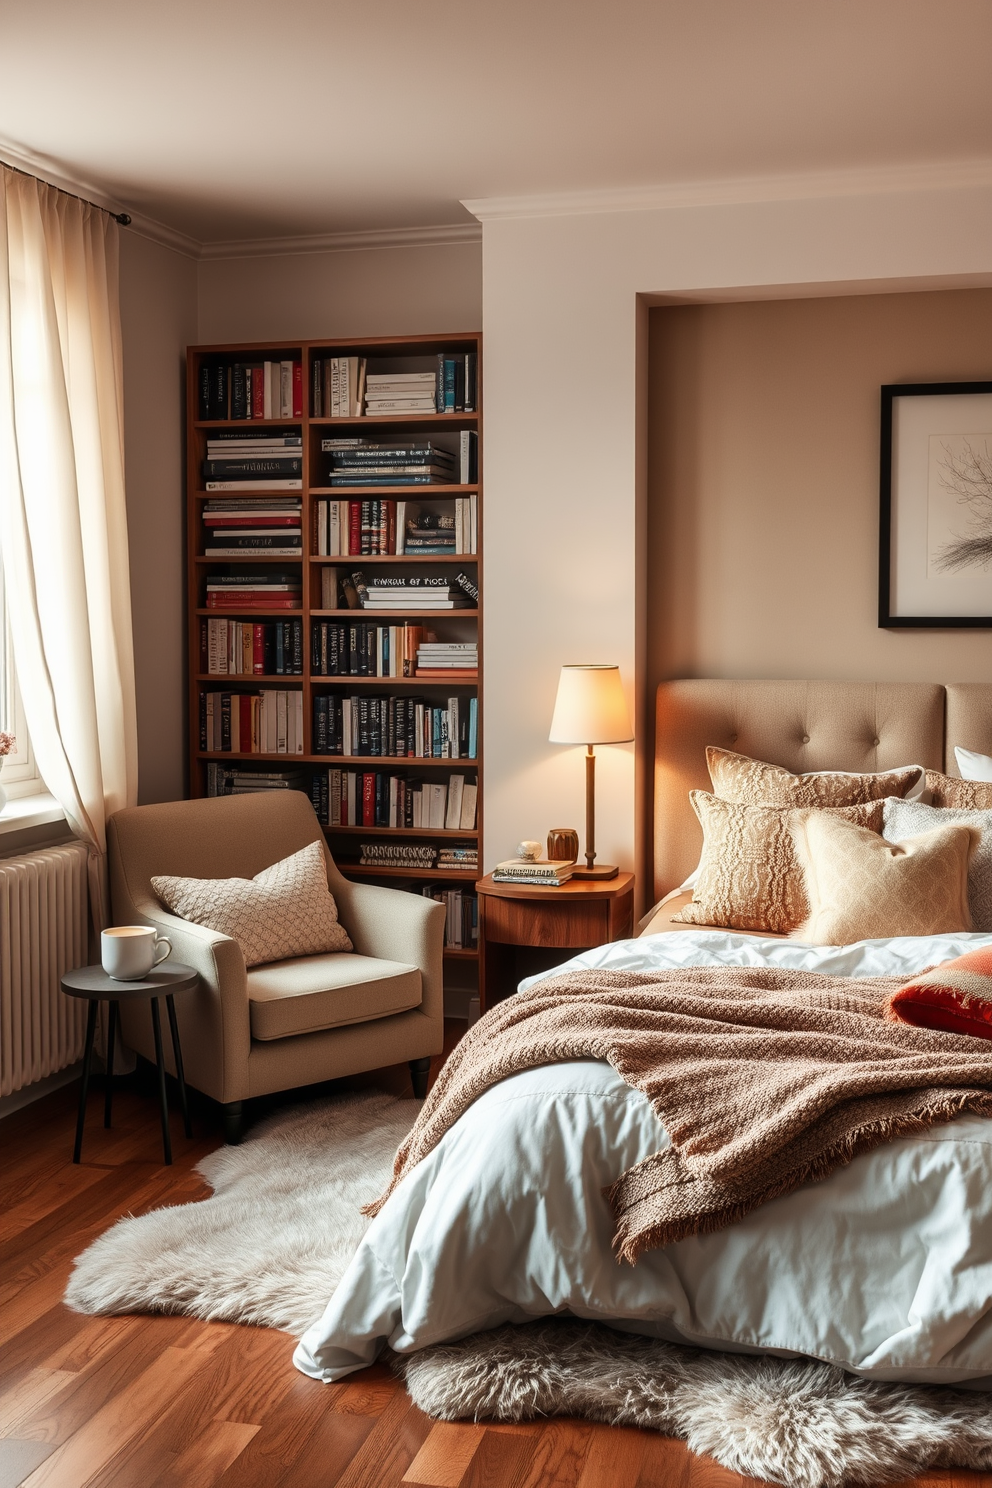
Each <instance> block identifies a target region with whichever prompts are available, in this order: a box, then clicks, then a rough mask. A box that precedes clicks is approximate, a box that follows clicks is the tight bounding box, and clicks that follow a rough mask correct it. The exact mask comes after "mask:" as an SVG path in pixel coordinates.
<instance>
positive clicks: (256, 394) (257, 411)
mask: <svg viewBox="0 0 992 1488" xmlns="http://www.w3.org/2000/svg"><path fill="white" fill-rule="evenodd" d="M249 370H250V372H251V416H252V418H253V419H264V417H265V373H264V370H263V368H261V367H252V368H250V369H249Z"/></svg>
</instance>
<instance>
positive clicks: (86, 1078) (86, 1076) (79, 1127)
mask: <svg viewBox="0 0 992 1488" xmlns="http://www.w3.org/2000/svg"><path fill="white" fill-rule="evenodd" d="M96 1010H97V999H95V998H91V999H90V1005H89V1011H88V1012H87V1014H86V1047H85V1049H84V1050H83V1084H82V1088H81V1089H80V1092H79V1115H78V1116H77V1117H76V1145H75V1147H74V1148H73V1149H72V1160H73V1162H74V1163H78V1162H79V1159H80V1154H81V1153H82V1150H83V1122H84V1121H85V1120H86V1097H87V1096H88V1095H89V1091H90V1065H91V1063H92V1061H93V1039H94V1036H95V1034H96Z"/></svg>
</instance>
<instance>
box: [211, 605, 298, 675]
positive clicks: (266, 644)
mask: <svg viewBox="0 0 992 1488" xmlns="http://www.w3.org/2000/svg"><path fill="white" fill-rule="evenodd" d="M200 671H201V672H206V673H207V674H208V675H209V676H216V677H251V676H276V677H300V676H302V675H303V621H302V620H272V621H269V622H268V623H252V621H250V620H228V619H226V618H225V619H219V618H218V619H216V620H214V619H209V620H201V621H200Z"/></svg>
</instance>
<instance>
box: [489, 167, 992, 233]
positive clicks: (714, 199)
mask: <svg viewBox="0 0 992 1488" xmlns="http://www.w3.org/2000/svg"><path fill="white" fill-rule="evenodd" d="M982 187H986V188H987V187H992V159H979V160H950V161H937V162H927V163H917V164H908V165H893V166H864V167H857V168H854V169H849V170H833V171H807V172H801V173H796V174H792V175H777V176H737V177H730V178H728V179H726V180H703V181H670V182H667V183H664V184H661V185H655V186H621V187H614V188H608V189H606V190H602V191H554V192H546V193H544V194H543V195H535V196H491V197H478V198H475V199H473V200H463V201H462V206H463V207H465V208H467V210H468V211H470V212H471V213H472V214H473V216H475V217H477V218H478V219H479V221H480V222H496V221H500V220H507V219H512V218H527V217H582V216H591V215H596V214H602V213H605V212H655V211H672V210H676V209H679V208H685V207H724V206H742V205H748V204H750V203H757V202H778V201H803V200H816V199H818V198H827V197H844V196H890V195H895V194H898V193H912V192H925V191H950V190H958V189H962V188H963V189H966V190H967V189H975V188H979V189H980V188H982Z"/></svg>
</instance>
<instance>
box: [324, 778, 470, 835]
mask: <svg viewBox="0 0 992 1488" xmlns="http://www.w3.org/2000/svg"><path fill="white" fill-rule="evenodd" d="M477 796H478V785H477V783H476V782H475V781H468V780H466V778H465V776H464V775H452V776H451V777H450V778H449V779H448V780H447V781H442V782H437V781H420V780H415V779H413V778H412V777H411V776H409V775H387V774H386V773H385V772H384V771H382V770H341V769H337V768H335V769H331V770H326V771H323V770H322V771H320V772H319V773H318V774H317V775H315V776H314V779H313V785H312V789H311V800H312V801H313V804H314V810H315V811H316V812H317V816H318V819H319V820H320V821H321V822H322V823H323V825H324V826H327V827H387V828H392V829H394V830H395V831H414V832H422V831H438V832H458V831H461V832H472V831H474V830H475V816H476V805H477Z"/></svg>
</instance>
